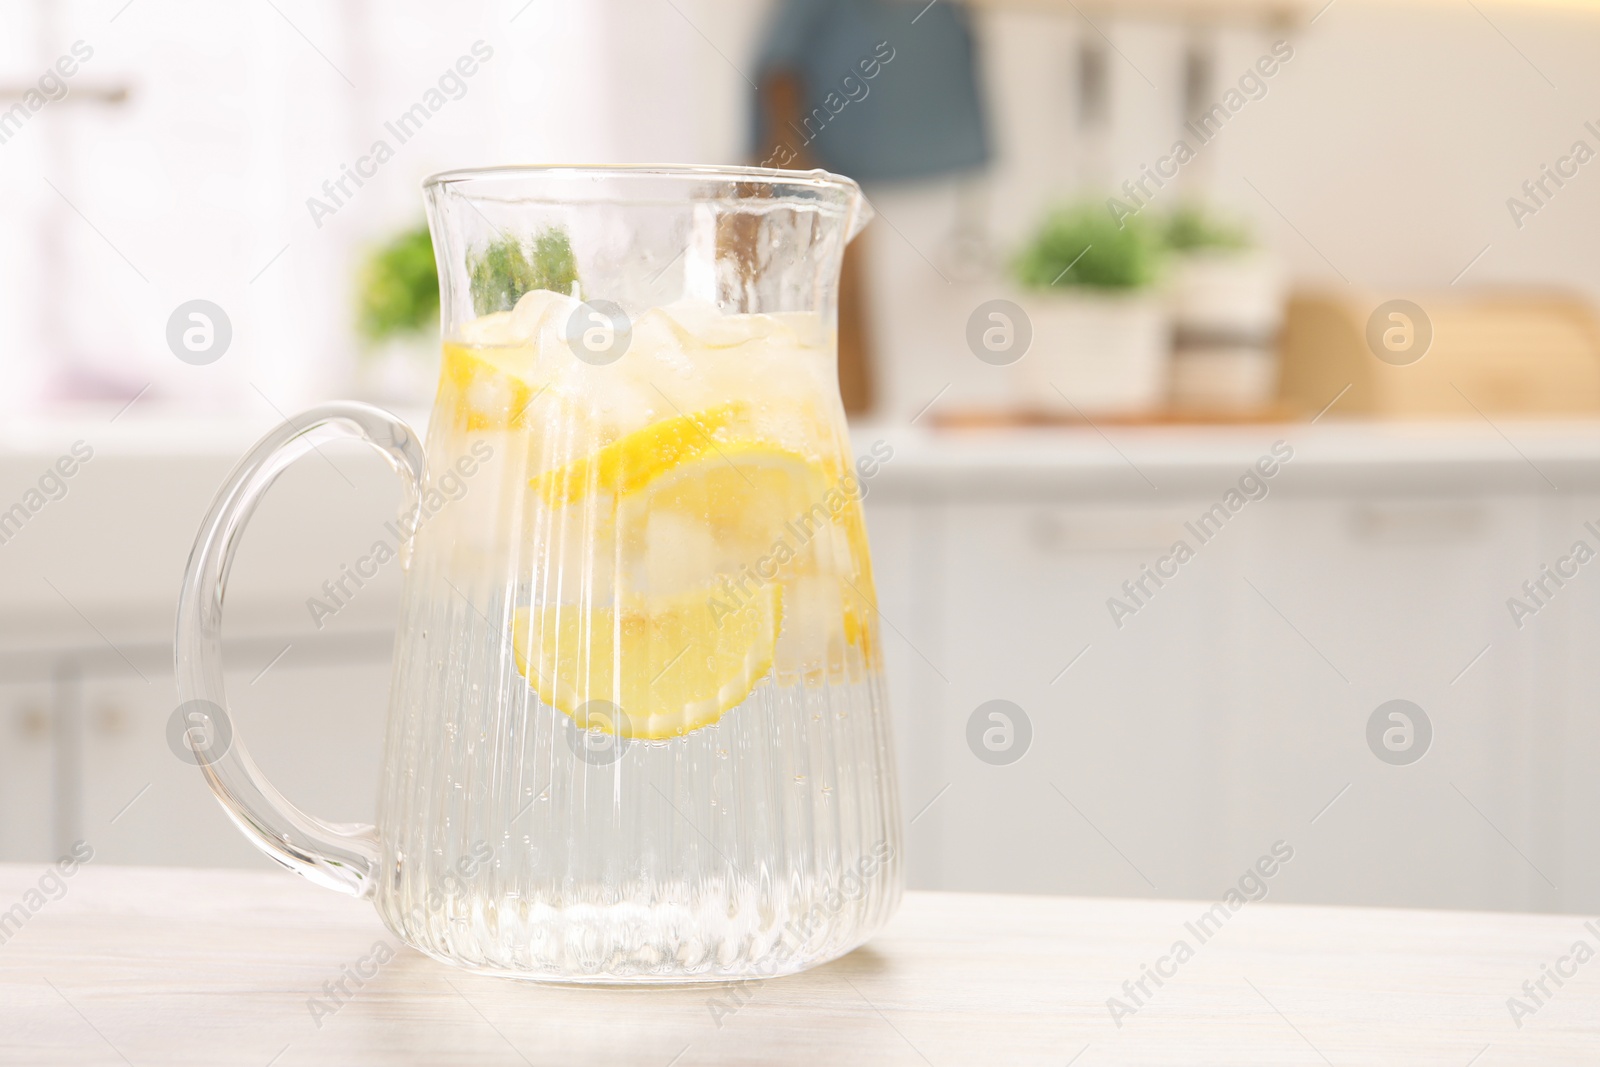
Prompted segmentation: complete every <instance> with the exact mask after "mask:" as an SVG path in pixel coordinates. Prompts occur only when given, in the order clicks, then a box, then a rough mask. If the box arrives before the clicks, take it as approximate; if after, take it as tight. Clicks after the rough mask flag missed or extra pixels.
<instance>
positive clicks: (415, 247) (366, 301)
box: [356, 226, 439, 343]
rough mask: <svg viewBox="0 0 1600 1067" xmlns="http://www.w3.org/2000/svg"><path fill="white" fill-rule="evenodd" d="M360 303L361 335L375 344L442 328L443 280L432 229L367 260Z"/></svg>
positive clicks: (403, 236)
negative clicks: (440, 282)
mask: <svg viewBox="0 0 1600 1067" xmlns="http://www.w3.org/2000/svg"><path fill="white" fill-rule="evenodd" d="M356 299H357V320H356V325H357V329H359V331H360V332H361V336H362V337H364V338H366V339H367V340H368V341H370V342H373V343H378V342H381V341H384V340H387V339H388V338H390V337H394V336H398V335H404V334H417V333H424V332H426V331H428V330H429V329H430V328H433V329H436V328H437V325H438V321H439V275H438V273H437V271H436V269H435V267H434V262H433V239H432V238H431V237H429V235H428V227H427V226H416V227H413V228H411V229H409V230H406V231H405V232H403V233H400V234H398V235H397V236H395V237H394V239H393V240H391V241H389V242H388V243H387V244H385V245H382V246H381V247H379V248H378V249H376V250H375V251H373V252H372V254H371V255H370V256H368V257H367V260H366V262H365V263H363V264H362V268H361V275H360V280H359V283H358V287H357V297H356Z"/></svg>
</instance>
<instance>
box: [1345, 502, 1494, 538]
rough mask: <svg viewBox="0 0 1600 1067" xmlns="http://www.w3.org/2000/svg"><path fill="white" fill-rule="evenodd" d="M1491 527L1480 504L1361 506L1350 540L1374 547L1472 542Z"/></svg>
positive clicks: (1352, 515)
mask: <svg viewBox="0 0 1600 1067" xmlns="http://www.w3.org/2000/svg"><path fill="white" fill-rule="evenodd" d="M1487 525H1488V519H1487V516H1486V515H1485V514H1484V510H1483V508H1482V507H1480V506H1478V505H1476V504H1454V503H1452V504H1361V505H1358V506H1356V507H1354V508H1351V510H1350V521H1349V529H1350V539H1351V540H1352V541H1358V542H1362V543H1364V544H1372V545H1433V544H1448V543H1450V542H1454V541H1470V540H1474V539H1476V538H1478V537H1479V536H1481V535H1482V533H1483V531H1484V529H1485V527H1486V526H1487Z"/></svg>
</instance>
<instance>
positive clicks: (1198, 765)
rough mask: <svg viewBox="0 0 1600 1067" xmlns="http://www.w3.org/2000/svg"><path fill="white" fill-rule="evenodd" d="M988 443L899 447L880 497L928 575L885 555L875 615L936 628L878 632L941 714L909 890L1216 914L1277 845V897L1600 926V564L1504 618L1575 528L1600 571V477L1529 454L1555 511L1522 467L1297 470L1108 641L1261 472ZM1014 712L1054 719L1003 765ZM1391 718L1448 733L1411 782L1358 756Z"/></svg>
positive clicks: (926, 755) (1436, 735)
mask: <svg viewBox="0 0 1600 1067" xmlns="http://www.w3.org/2000/svg"><path fill="white" fill-rule="evenodd" d="M963 444H965V443H963ZM1435 444H1436V443H1435V442H1432V441H1430V442H1429V443H1428V446H1429V448H1433V447H1435ZM1502 446H1503V442H1502ZM984 449H985V444H984V442H983V440H982V438H981V437H980V438H975V439H974V440H973V441H972V443H971V445H970V447H967V448H964V449H958V448H956V447H955V446H954V445H953V444H946V443H939V444H937V445H930V446H928V451H927V452H923V453H918V452H917V451H915V450H914V448H906V449H904V450H903V452H902V455H904V456H907V457H908V461H907V462H905V463H903V464H902V466H901V467H900V468H898V469H893V468H891V472H890V475H889V477H888V478H886V479H885V481H884V482H883V483H882V484H881V485H880V486H879V487H878V492H877V495H876V496H874V497H873V498H871V499H869V502H868V519H869V525H871V526H872V527H873V529H874V531H875V532H876V530H877V529H878V528H879V527H880V526H884V525H893V526H894V527H896V528H897V529H900V530H904V531H908V532H910V533H911V534H912V535H913V536H912V537H911V538H910V540H907V539H906V538H905V537H904V536H901V537H900V538H899V539H898V541H897V543H898V544H899V545H900V546H901V551H903V552H904V553H905V555H906V558H907V559H908V560H911V559H915V560H918V561H919V562H918V564H917V565H915V566H896V567H893V568H884V567H883V566H882V565H881V564H880V583H879V584H880V595H881V596H882V598H883V601H884V603H886V604H888V603H910V602H912V600H913V597H914V598H915V602H916V603H917V604H918V606H919V615H920V619H919V621H920V622H921V625H922V627H923V630H924V632H926V634H927V636H926V638H925V641H924V643H923V644H922V645H921V646H920V648H919V650H918V651H912V650H910V649H908V648H907V647H906V644H905V643H904V642H897V641H895V640H893V639H888V640H886V649H887V652H888V658H889V663H890V670H891V676H892V677H894V678H897V679H898V678H901V677H903V676H904V677H909V678H910V679H911V682H910V683H909V684H910V685H912V686H914V687H915V688H916V691H917V693H918V695H919V703H918V708H917V717H918V721H919V722H921V723H923V726H922V731H921V732H922V735H923V736H919V737H917V738H915V739H913V740H912V741H910V742H909V745H908V748H909V749H910V750H911V751H913V752H915V753H917V757H916V758H917V759H918V761H919V763H920V764H921V767H920V775H919V779H918V784H917V788H916V789H915V790H908V798H907V800H908V811H915V810H916V805H917V804H919V803H921V802H923V801H925V800H926V798H927V797H928V796H931V795H933V794H934V793H935V792H936V791H937V790H938V789H940V788H942V787H944V786H946V785H948V788H947V789H946V790H945V792H944V793H942V794H941V795H940V799H939V800H938V802H937V803H935V804H934V805H933V806H932V807H931V808H929V809H928V810H927V812H926V813H925V814H924V815H923V816H922V818H921V819H920V820H919V822H918V823H917V824H916V825H915V826H914V827H913V831H912V833H911V835H910V839H909V845H908V849H909V851H910V852H911V855H910V866H909V870H910V871H911V875H912V881H913V884H914V885H917V886H920V887H924V888H950V889H966V890H1007V891H1028V892H1048V893H1093V894H1114V895H1139V894H1146V895H1161V896H1189V897H1200V898H1213V899H1214V898H1216V897H1217V896H1219V895H1220V894H1221V893H1222V892H1223V891H1224V890H1225V889H1226V888H1227V887H1228V886H1229V885H1230V884H1233V883H1235V882H1236V881H1237V880H1238V878H1239V877H1240V875H1241V874H1242V873H1243V872H1244V870H1245V869H1246V868H1247V867H1248V866H1249V865H1250V864H1252V863H1253V862H1254V861H1255V859H1256V858H1257V857H1258V856H1260V855H1262V854H1264V853H1266V852H1267V851H1268V850H1269V849H1270V848H1271V846H1272V844H1273V843H1274V842H1275V841H1278V840H1280V839H1281V840H1284V841H1286V842H1288V843H1289V844H1291V845H1292V846H1293V847H1294V849H1295V858H1294V860H1293V861H1291V862H1290V863H1289V864H1287V865H1285V866H1284V867H1283V872H1282V874H1281V875H1279V876H1278V877H1276V878H1275V879H1274V881H1273V883H1272V885H1271V887H1270V890H1271V895H1272V897H1273V899H1277V900H1286V901H1300V902H1307V903H1342V904H1364V905H1380V906H1383V905H1387V906H1403V907H1457V908H1490V909H1533V910H1579V911H1582V910H1593V909H1594V908H1595V907H1597V906H1600V861H1596V860H1595V859H1594V858H1593V857H1594V849H1593V834H1592V832H1591V830H1590V820H1589V819H1588V817H1587V816H1586V815H1585V814H1584V813H1585V812H1592V811H1594V810H1596V809H1597V806H1600V786H1596V785H1595V776H1594V774H1593V773H1592V767H1593V764H1594V761H1595V760H1596V759H1597V758H1600V716H1597V715H1596V714H1595V704H1596V696H1595V694H1596V693H1597V692H1600V658H1597V657H1595V656H1594V655H1593V653H1592V650H1593V648H1594V647H1595V645H1596V640H1597V639H1600V621H1597V619H1600V562H1596V563H1594V564H1592V565H1591V566H1592V575H1591V571H1590V569H1589V568H1585V569H1584V571H1583V572H1582V574H1581V575H1580V577H1579V578H1577V579H1573V580H1571V581H1570V582H1569V583H1568V585H1567V586H1566V587H1564V588H1563V590H1562V591H1561V592H1560V593H1559V595H1558V596H1557V597H1556V598H1554V599H1553V600H1552V602H1551V604H1550V606H1549V607H1547V608H1544V609H1542V610H1541V611H1540V613H1539V614H1538V616H1537V617H1536V618H1533V619H1530V620H1527V622H1526V625H1524V626H1523V627H1522V628H1521V629H1520V630H1519V629H1518V628H1517V626H1516V625H1515V623H1514V622H1513V620H1512V617H1511V615H1510V613H1509V612H1508V610H1507V607H1506V601H1507V598H1508V597H1510V596H1513V595H1519V594H1520V593H1521V589H1520V587H1521V585H1522V582H1523V581H1524V580H1525V579H1528V578H1531V577H1537V576H1538V573H1539V569H1540V567H1541V565H1543V564H1545V563H1550V562H1552V561H1554V560H1555V559H1556V558H1557V556H1559V555H1562V554H1564V553H1565V552H1566V551H1567V550H1568V549H1569V548H1570V546H1571V544H1572V542H1573V541H1574V540H1575V539H1576V538H1577V537H1579V536H1585V537H1586V538H1587V539H1588V540H1589V541H1590V543H1591V544H1593V545H1594V546H1595V547H1596V548H1597V549H1600V537H1596V536H1595V535H1592V534H1587V533H1586V532H1585V531H1584V530H1583V529H1582V521H1583V520H1584V519H1595V520H1596V521H1597V525H1600V498H1597V497H1596V496H1595V493H1594V488H1593V486H1594V482H1595V480H1596V475H1597V474H1600V468H1592V467H1590V466H1589V465H1587V464H1578V463H1574V462H1567V463H1565V464H1564V465H1562V464H1561V460H1560V458H1559V457H1557V458H1555V459H1551V458H1548V457H1540V463H1541V466H1543V467H1544V468H1545V469H1547V470H1549V471H1551V472H1554V473H1556V474H1557V475H1558V477H1557V479H1556V480H1557V482H1558V484H1560V485H1562V486H1563V487H1564V488H1563V489H1562V490H1561V491H1560V492H1559V493H1558V492H1557V491H1555V490H1552V489H1550V487H1549V485H1548V484H1547V483H1544V482H1543V481H1542V480H1541V479H1540V478H1539V477H1538V474H1537V472H1535V471H1533V470H1531V469H1530V468H1529V467H1528V466H1527V465H1526V463H1525V462H1524V460H1523V458H1522V457H1521V456H1519V455H1518V454H1517V453H1516V452H1514V451H1512V450H1509V449H1507V450H1506V455H1505V456H1500V457H1497V458H1496V461H1495V462H1493V463H1489V462H1482V463H1481V464H1472V465H1463V464H1460V463H1459V462H1458V461H1457V460H1452V459H1448V458H1446V457H1443V456H1438V455H1429V456H1427V457H1426V459H1425V460H1424V461H1419V459H1418V458H1417V457H1416V456H1415V455H1411V456H1409V457H1407V458H1406V462H1405V463H1401V462H1400V461H1399V460H1396V461H1395V462H1394V463H1393V464H1392V465H1391V464H1387V463H1371V464H1370V465H1368V461H1367V460H1363V461H1362V463H1359V464H1358V463H1349V462H1344V461H1341V463H1340V464H1337V465H1335V464H1332V463H1328V462H1326V461H1325V460H1324V459H1323V458H1322V457H1319V456H1317V455H1316V454H1315V453H1314V451H1312V450H1309V449H1308V450H1305V452H1303V453H1302V456H1301V458H1300V459H1299V460H1297V462H1299V463H1300V466H1299V467H1298V468H1297V467H1295V466H1294V465H1292V464H1291V465H1289V466H1286V467H1285V468H1284V471H1283V473H1282V474H1281V475H1280V476H1279V477H1278V478H1277V479H1275V480H1274V481H1273V483H1272V484H1271V487H1270V488H1271V493H1270V494H1269V496H1268V497H1267V498H1266V499H1265V500H1262V501H1257V502H1252V503H1250V504H1248V505H1247V506H1246V507H1245V508H1244V509H1243V510H1242V511H1241V512H1240V513H1239V514H1238V515H1236V516H1235V517H1234V518H1233V519H1231V520H1230V522H1229V523H1228V525H1227V526H1226V527H1225V528H1224V529H1223V531H1222V532H1221V533H1220V534H1218V535H1217V536H1216V537H1215V538H1213V539H1212V540H1211V541H1209V542H1208V543H1207V544H1205V545H1204V546H1202V547H1200V548H1199V550H1198V551H1197V553H1196V555H1195V558H1194V559H1193V560H1192V561H1190V562H1189V563H1187V564H1185V565H1183V566H1182V567H1181V568H1179V574H1178V576H1177V577H1176V578H1174V579H1171V580H1168V581H1167V582H1166V584H1165V585H1163V586H1162V587H1161V588H1159V589H1158V590H1156V591H1155V593H1154V595H1153V596H1152V597H1150V598H1149V602H1148V604H1147V606H1144V607H1142V608H1141V609H1140V610H1139V612H1138V613H1137V614H1136V615H1134V616H1132V617H1130V618H1126V619H1124V625H1122V626H1121V627H1120V628H1119V627H1118V626H1116V624H1115V623H1114V622H1113V621H1112V619H1111V616H1110V613H1109V612H1108V610H1107V607H1106V600H1107V598H1108V597H1112V596H1118V595H1121V594H1120V586H1121V584H1122V582H1123V581H1124V580H1135V581H1136V580H1138V578H1139V576H1140V574H1141V568H1142V566H1143V565H1145V564H1148V563H1152V562H1153V561H1154V560H1155V558H1157V556H1159V555H1161V554H1162V553H1163V552H1164V550H1165V548H1166V546H1168V545H1170V544H1171V541H1172V538H1173V537H1174V536H1177V535H1180V534H1181V533H1182V524H1183V522H1184V521H1185V520H1192V519H1194V518H1195V517H1196V516H1197V515H1198V514H1199V513H1200V512H1201V511H1202V510H1203V509H1205V508H1206V507H1209V505H1210V504H1211V503H1213V502H1215V501H1216V500H1217V499H1219V497H1220V495H1221V493H1222V492H1223V490H1224V489H1225V488H1226V487H1227V485H1228V484H1229V483H1230V482H1231V481H1232V480H1233V479H1234V478H1235V477H1236V476H1237V473H1238V472H1239V471H1241V470H1243V469H1244V468H1245V467H1246V466H1248V464H1249V461H1250V459H1251V458H1252V454H1251V452H1250V451H1247V450H1245V449H1238V450H1237V451H1236V452H1235V454H1234V456H1232V457H1229V458H1225V459H1221V460H1215V461H1213V460H1211V459H1210V458H1208V457H1202V458H1201V460H1200V461H1197V462H1195V463H1193V464H1190V465H1182V464H1178V463H1176V462H1175V461H1171V457H1170V456H1169V457H1168V460H1169V462H1168V463H1167V464H1166V465H1165V466H1162V465H1160V464H1159V461H1157V460H1152V459H1151V458H1150V457H1149V455H1148V454H1144V455H1141V454H1140V453H1138V452H1132V454H1131V456H1130V457H1129V458H1130V459H1131V461H1132V462H1133V463H1137V464H1139V465H1140V467H1142V468H1148V470H1149V471H1151V472H1154V473H1155V474H1156V478H1155V479H1154V480H1155V481H1156V483H1157V484H1159V485H1160V486H1161V487H1162V488H1161V489H1160V490H1159V491H1157V490H1153V489H1152V488H1151V487H1150V486H1149V485H1148V484H1145V483H1141V482H1139V481H1138V480H1137V479H1134V478H1131V477H1129V475H1130V471H1129V469H1128V466H1127V464H1126V463H1123V462H1122V460H1121V457H1117V456H1115V455H1112V456H1109V457H1107V459H1106V462H1105V463H1104V464H1101V465H1098V466H1095V465H1090V464H1084V463H1082V460H1081V459H1079V458H1078V457H1077V456H1076V455H1074V456H1072V457H1071V458H1070V459H1069V458H1068V457H1066V456H1063V457H1062V458H1061V460H1060V461H1058V462H1057V463H1056V464H1051V463H1047V462H1043V461H1040V460H1039V459H1037V458H1033V459H1029V460H1026V461H1025V460H1023V459H1021V458H1020V456H1018V457H1014V459H1013V462H1011V463H1009V464H1007V463H1005V462H999V461H996V458H995V456H994V455H993V453H987V454H986V453H985V451H984ZM1130 451H1131V450H1130ZM933 452H937V457H934V456H932V455H930V454H929V453H933ZM1308 453H1309V454H1308ZM1385 458H1387V457H1385ZM1308 460H1309V462H1308ZM941 464H942V465H943V466H944V469H943V471H939V470H938V468H939V466H940V465H941ZM1119 464H1120V470H1119ZM1585 494H1587V495H1585ZM1185 536H1186V537H1187V539H1188V540H1189V541H1190V542H1191V543H1194V542H1195V538H1194V535H1193V533H1192V531H1190V532H1189V533H1188V534H1187V535H1185ZM874 548H875V551H878V553H879V554H880V556H881V555H882V549H881V548H880V547H879V546H878V544H877V542H876V541H875V543H874ZM898 581H904V582H909V583H912V584H913V585H914V586H915V589H914V590H913V589H898V588H896V582H898ZM927 620H931V623H930V622H929V621H927ZM1080 653H1081V657H1080ZM1075 657H1079V658H1076V659H1075ZM928 661H931V664H930V663H929V662H928ZM1069 663H1071V664H1072V666H1071V667H1070V669H1068V670H1066V671H1065V673H1061V672H1062V669H1063V668H1065V667H1067V665H1068V664H1069ZM897 695H898V694H897ZM996 698H1002V699H1006V700H1011V701H1014V702H1015V703H1017V704H1018V705H1020V706H1021V707H1022V708H1023V709H1025V711H1026V712H1027V714H1028V715H1029V717H1030V718H1031V720H1032V724H1033V740H1032V747H1031V748H1030V750H1029V752H1028V754H1027V755H1026V756H1025V757H1024V758H1023V759H1022V760H1020V761H1018V762H1016V763H1014V764H1011V765H1009V766H990V765H988V764H986V763H984V762H982V761H981V760H979V759H978V758H976V757H975V756H974V755H973V753H972V751H971V749H970V748H969V745H968V740H967V736H966V725H967V718H968V716H970V715H971V713H972V711H973V710H974V709H975V708H976V707H978V705H980V704H982V703H983V702H984V701H987V700H992V699H996ZM1397 698H1399V699H1406V700H1411V701H1413V702H1415V703H1416V704H1418V705H1419V706H1421V707H1422V708H1423V709H1424V711H1425V712H1426V713H1427V714H1428V716H1429V718H1430V721H1431V723H1432V729H1433V737H1432V740H1431V742H1430V748H1429V750H1428V752H1427V754H1426V755H1425V756H1423V757H1422V758H1421V759H1420V760H1419V761H1417V762H1416V763H1413V764H1410V765H1404V766H1397V765H1391V764H1389V763H1386V762H1383V761H1382V760H1380V759H1379V758H1378V757H1377V756H1376V755H1374V753H1373V752H1372V751H1371V750H1370V748H1369V747H1368V741H1367V724H1368V719H1369V718H1370V717H1371V716H1372V714H1373V712H1374V711H1375V710H1376V709H1377V708H1378V706H1379V705H1380V704H1382V703H1384V702H1386V701H1389V700H1392V699H1397ZM930 774H931V775H932V780H930V778H929V776H930ZM1068 801H1070V803H1068Z"/></svg>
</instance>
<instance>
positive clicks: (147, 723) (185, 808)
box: [83, 650, 389, 869]
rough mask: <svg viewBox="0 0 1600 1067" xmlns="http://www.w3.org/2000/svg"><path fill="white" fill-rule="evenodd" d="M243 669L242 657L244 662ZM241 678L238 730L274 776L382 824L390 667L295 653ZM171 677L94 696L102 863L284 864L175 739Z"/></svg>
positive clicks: (345, 815)
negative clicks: (264, 850) (263, 848)
mask: <svg viewBox="0 0 1600 1067" xmlns="http://www.w3.org/2000/svg"><path fill="white" fill-rule="evenodd" d="M241 666H243V665H241ZM259 670H260V665H255V666H254V668H253V670H250V671H241V672H239V673H236V674H230V675H229V676H228V679H227V687H228V702H229V705H230V708H231V710H232V714H233V719H234V721H235V723H236V726H237V730H238V732H239V734H240V736H242V737H243V738H244V739H245V741H246V743H247V744H248V745H249V748H250V754H251V755H252V757H254V759H255V761H256V763H257V764H258V765H259V766H260V767H261V769H262V771H263V773H265V774H266V776H267V778H268V780H269V781H271V782H272V784H273V785H274V786H275V787H277V789H278V790H279V791H280V792H282V793H283V794H284V796H286V797H288V798H289V799H290V800H291V801H292V802H294V803H295V804H296V805H298V806H299V807H301V808H302V809H303V810H305V811H306V812H308V813H310V814H314V815H316V816H318V817H319V818H323V819H327V820H330V821H334V822H371V821H372V819H373V816H374V814H375V807H376V800H377V791H378V766H379V761H380V758H381V757H380V754H381V751H382V746H383V729H384V720H385V711H386V707H387V704H388V688H389V670H388V664H387V663H383V662H376V661H360V662H349V663H325V664H317V665H314V666H305V667H297V666H296V665H295V664H294V662H293V651H292V650H291V652H290V653H289V654H288V655H286V656H285V657H284V659H283V661H282V662H280V663H278V664H276V665H274V666H273V667H272V668H271V669H270V670H268V671H267V672H266V673H265V674H262V675H261V676H260V677H259V678H255V679H254V680H252V677H253V675H254V673H255V672H257V671H259ZM176 702H177V698H176V696H174V695H173V691H172V680H171V678H170V676H167V677H163V678H153V679H152V682H151V684H150V685H148V686H147V685H145V684H144V683H142V682H139V681H138V680H134V681H132V682H126V681H116V682H100V683H97V684H92V685H90V686H88V688H87V696H86V702H85V714H86V739H85V742H84V775H83V780H84V802H83V836H84V837H85V838H86V839H87V840H89V841H90V843H91V844H93V845H94V846H95V852H96V861H97V862H107V863H129V864H171V865H176V866H205V867H260V868H263V869H267V868H275V866H276V865H275V864H273V863H272V862H271V861H270V860H268V859H267V858H266V857H265V856H263V855H262V854H261V853H259V852H258V851H257V850H256V849H255V848H254V846H252V845H251V844H250V843H249V842H248V841H247V840H246V839H245V838H244V836H243V835H242V834H240V833H239V831H238V830H237V829H236V828H235V827H234V826H233V824H232V823H231V822H230V821H229V820H228V818H227V817H226V816H225V815H224V813H223V811H222V808H221V806H220V805H219V804H218V803H217V801H216V800H215V799H214V798H213V797H212V795H211V792H210V790H209V789H208V788H207V787H206V783H205V779H204V777H203V776H202V775H201V773H200V771H199V770H198V768H196V767H195V766H194V765H193V764H192V763H189V762H184V761H182V760H181V759H180V758H179V757H178V756H177V755H176V754H175V753H174V752H173V750H172V749H171V747H170V746H169V743H168V721H169V719H170V718H171V716H172V714H173V711H174V709H175V707H176Z"/></svg>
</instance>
